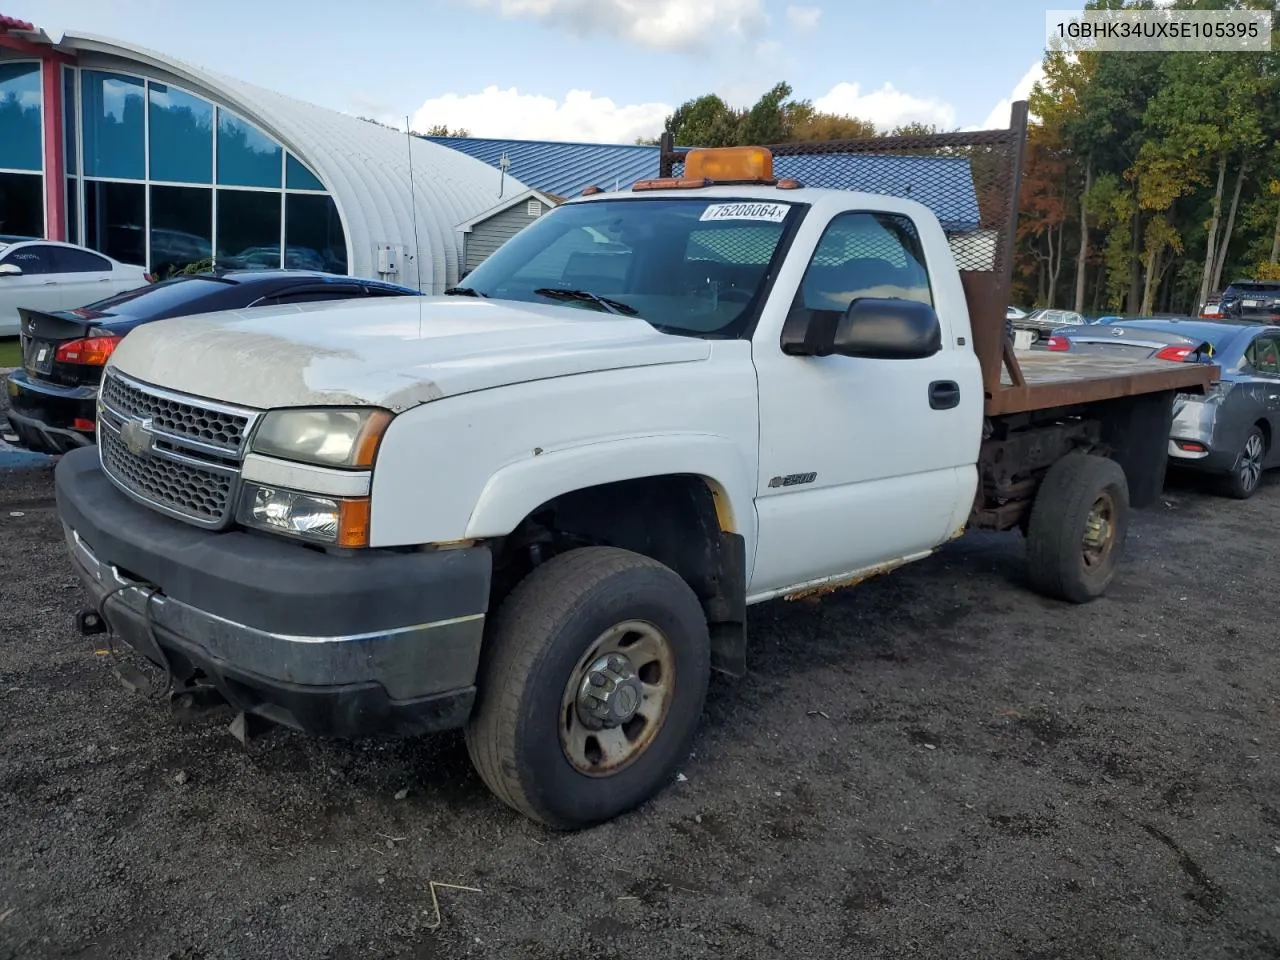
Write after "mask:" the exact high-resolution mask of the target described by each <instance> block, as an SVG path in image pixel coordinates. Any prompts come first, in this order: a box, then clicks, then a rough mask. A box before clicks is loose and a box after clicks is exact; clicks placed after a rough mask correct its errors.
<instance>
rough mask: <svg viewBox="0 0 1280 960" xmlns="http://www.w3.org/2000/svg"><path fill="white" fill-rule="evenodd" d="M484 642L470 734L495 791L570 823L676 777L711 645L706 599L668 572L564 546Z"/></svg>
mask: <svg viewBox="0 0 1280 960" xmlns="http://www.w3.org/2000/svg"><path fill="white" fill-rule="evenodd" d="M485 644H486V645H485V651H484V655H483V658H482V663H481V669H480V683H479V690H478V700H477V706H476V711H475V713H474V715H473V718H472V720H471V722H470V723H469V724H468V726H467V730H466V740H467V749H468V751H469V752H470V754H471V760H472V763H473V764H474V765H475V768H476V771H477V772H478V773H479V774H480V776H481V778H482V779H483V780H484V782H485V784H486V785H487V786H488V787H489V789H490V790H491V791H493V793H494V795H495V796H497V797H498V799H500V800H502V801H503V802H504V803H506V804H507V805H508V806H510V807H512V808H514V809H515V810H517V811H519V812H520V813H523V814H524V815H525V816H527V817H529V818H531V819H533V820H536V821H539V822H541V823H543V824H545V825H547V826H549V827H552V828H555V829H566V830H571V829H577V828H581V827H586V826H590V825H591V824H594V823H599V822H601V821H604V820H608V819H611V818H612V817H615V816H617V815H619V814H621V813H624V812H626V811H627V810H630V809H632V808H634V807H636V806H638V805H639V804H641V803H643V802H644V801H646V800H648V799H649V798H650V797H652V796H653V795H654V794H655V793H657V792H658V791H660V790H661V789H662V788H663V787H665V786H666V785H667V784H668V783H670V782H671V781H672V779H673V778H674V777H675V775H676V768H677V766H678V765H679V764H680V763H681V762H683V761H684V760H685V758H686V757H687V756H688V753H689V750H690V747H691V745H692V742H693V736H694V733H695V731H696V729H697V724H698V720H699V717H700V715H701V713H702V705H703V702H704V700H705V698H706V691H707V683H708V680H709V678H710V672H711V654H710V642H709V639H708V634H707V622H706V617H705V615H704V614H703V611H702V606H701V604H700V603H699V602H698V598H697V596H696V595H695V594H694V592H693V591H692V590H691V589H690V588H689V586H688V584H686V583H685V582H684V580H682V579H681V578H680V577H679V576H678V575H677V574H676V573H675V572H673V571H672V570H671V569H669V568H668V567H666V566H664V565H662V564H660V563H658V562H657V561H655V560H651V559H649V558H648V557H644V556H641V555H639V554H636V553H631V552H630V551H626V550H619V549H615V548H612V547H587V548H583V549H580V550H573V551H570V552H569V553H566V554H563V555H561V556H558V557H554V558H552V559H551V560H548V561H547V562H546V563H544V564H542V565H541V566H539V567H538V568H537V569H536V570H534V571H533V572H532V573H531V574H529V576H527V577H526V578H525V579H524V580H523V581H521V583H520V584H519V585H518V586H517V587H516V588H515V589H514V590H513V591H512V593H511V595H510V596H509V597H508V598H507V600H506V601H505V602H504V603H503V605H502V607H501V609H500V610H499V611H498V614H497V616H496V618H495V620H494V624H493V628H492V630H491V632H490V635H489V637H488V638H487V639H486V642H485Z"/></svg>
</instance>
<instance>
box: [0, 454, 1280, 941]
mask: <svg viewBox="0 0 1280 960" xmlns="http://www.w3.org/2000/svg"><path fill="white" fill-rule="evenodd" d="M50 497H51V488H50V480H49V475H48V473H47V472H32V471H26V472H23V473H8V474H0V530H3V536H2V538H0V543H3V544H4V549H3V550H0V960H19V958H20V960H34V958H44V957H75V958H113V960H114V958H135V957H136V958H145V960H164V958H175V960H198V958H199V960H204V958H210V960H211V958H215V957H216V958H257V957H263V958H272V960H283V958H295V957H297V958H308V960H315V958H332V960H347V958H357V957H359V958H374V960H381V958H388V960H390V958H406V960H408V958H417V960H427V958H444V957H466V956H472V957H520V958H570V957H572V958H578V957H588V956H590V957H602V958H604V957H645V958H653V957H670V958H701V957H751V958H754V957H761V958H763V957H768V958H782V957H786V958H791V957H806V956H815V957H843V956H858V957H862V958H878V957H884V958H902V957H917V956H918V957H946V958H948V960H955V958H961V957H973V958H983V960H992V958H1004V957H1009V958H1015V957H1016V958H1026V960H1030V958H1048V957H1063V958H1086V957H1106V958H1119V957H1125V958H1128V957H1133V958H1139V957H1142V958H1147V957H1156V956H1158V957H1161V958H1162V960H1168V958H1175V957H1177V958H1181V957H1186V958H1195V960H1209V958H1228V957H1230V958H1251V957H1257V958H1262V957H1270V958H1275V957H1280V639H1277V630H1276V623H1277V620H1278V619H1280V617H1278V616H1277V615H1278V614H1280V592H1277V590H1276V589H1275V585H1276V572H1277V569H1278V568H1277V565H1276V560H1277V551H1276V547H1275V546H1274V544H1275V543H1276V542H1277V541H1276V539H1275V535H1274V533H1273V531H1275V529H1276V528H1277V518H1278V517H1280V513H1278V509H1277V508H1278V507H1280V483H1277V482H1275V481H1274V480H1273V481H1272V483H1271V484H1270V485H1269V486H1267V487H1266V488H1264V489H1263V491H1262V492H1261V493H1260V494H1259V495H1258V496H1257V497H1256V498H1255V499H1254V500H1252V501H1250V502H1248V503H1244V504H1240V503H1234V502H1229V501H1225V500H1219V499H1216V498H1213V497H1210V496H1207V495H1205V494H1204V493H1202V492H1200V491H1199V490H1197V489H1196V488H1195V487H1193V486H1187V485H1179V484H1174V485H1172V486H1171V488H1170V490H1169V491H1168V492H1167V493H1166V497H1165V502H1164V503H1163V504H1162V505H1160V506H1158V507H1156V508H1153V509H1152V510H1150V511H1147V512H1145V513H1144V514H1142V515H1141V516H1140V517H1139V519H1138V520H1137V521H1136V523H1135V525H1134V528H1133V530H1132V534H1131V539H1130V545H1129V553H1128V558H1127V561H1126V563H1125V566H1124V568H1123V571H1122V573H1121V575H1120V577H1119V579H1118V582H1117V583H1116V585H1115V588H1114V589H1113V591H1112V592H1111V594H1110V596H1109V597H1107V598H1106V599H1104V600H1102V601H1099V602H1097V603H1095V604H1093V605H1090V606H1088V607H1069V606H1065V605H1061V604H1057V603H1051V602H1048V601H1045V600H1043V599H1040V598H1038V597H1036V596H1034V595H1033V594H1031V593H1029V592H1028V591H1027V590H1026V589H1025V587H1024V585H1023V581H1022V570H1021V566H1020V561H1021V555H1022V545H1021V543H1020V541H1019V540H1018V539H1017V538H1016V537H973V538H966V539H964V540H961V541H959V542H957V543H956V544H954V545H952V546H951V547H950V548H948V549H947V550H945V551H944V552H943V553H942V554H940V555H939V556H937V557H935V558H933V559H931V560H928V561H925V562H923V563H920V564H918V565H916V566H915V567H913V568H910V569H906V570H903V571H901V572H899V573H896V574H894V575H892V576H889V577H885V578H882V579H880V580H878V581H873V582H870V583H867V584H866V585H864V586H862V587H860V588H857V589H855V590H852V591H849V592H847V593H845V594H842V595H838V596H834V597H830V598H827V599H825V600H823V601H822V602H820V603H813V604H809V603H793V604H787V603H782V602H779V603H773V604H769V605H766V606H763V607H759V608H756V609H755V611H754V614H753V616H752V618H751V623H750V628H751V633H752V641H753V648H752V655H751V659H752V668H753V669H752V673H751V675H750V676H749V677H748V678H746V679H744V680H740V681H730V680H727V679H724V678H717V679H716V680H715V681H714V682H713V686H712V691H711V696H710V700H709V703H708V708H707V712H706V717H705V721H704V726H703V729H702V733H701V735H700V737H699V739H698V741H697V745H696V755H695V756H694V757H693V758H692V759H691V760H690V761H689V763H688V764H687V766H686V767H685V769H684V774H683V775H684V777H685V778H687V779H685V780H683V781H681V782H677V783H673V784H672V785H671V787H670V788H669V789H668V790H667V791H666V792H665V793H663V794H662V795H661V796H660V797H659V798H658V799H657V800H656V801H654V802H652V803H651V804H649V805H648V806H646V807H645V808H643V809H642V810H640V811H638V812H636V813H634V814H632V815H629V816H627V817H624V818H622V819H621V820H618V821H616V822H614V823H611V824H608V825H605V826H603V827H600V828H597V829H595V830H593V831H589V832H585V833H580V834H574V835H557V834H550V833H547V832H545V831H543V830H541V829H540V828H538V827H535V826H534V825H532V824H530V823H528V822H526V821H524V820H522V819H520V818H519V817H517V816H516V815H515V814H513V813H510V812H508V811H507V810H506V809H505V808H503V807H500V806H499V805H498V804H497V803H496V802H495V801H493V800H491V799H490V797H489V795H488V794H487V793H486V792H485V790H484V788H483V786H482V785H481V784H480V782H479V780H478V779H477V778H476V776H475V775H474V774H472V773H471V771H470V767H469V765H468V761H467V757H466V752H465V750H464V748H463V745H462V741H461V738H460V737H458V736H441V737H437V738H432V739H423V740H418V741H406V742H375V743H363V744H355V745H352V744H346V743H339V742H314V741H308V740H305V739H303V738H302V737H300V736H296V735H294V734H291V733H287V732H272V733H269V734H268V735H267V736H265V737H264V738H263V739H261V740H260V741H257V742H252V743H251V744H250V747H249V749H248V750H245V749H243V748H242V747H241V746H240V745H239V744H238V743H237V742H236V741H235V740H234V739H233V738H232V737H231V736H230V735H229V734H228V733H227V732H226V731H225V724H226V722H227V720H228V719H229V717H227V716H208V715H206V716H202V717H198V718H188V717H184V716H182V715H181V714H178V713H175V712H173V711H172V710H171V708H170V707H169V705H168V704H167V703H165V702H153V701H148V700H146V699H144V698H142V697H140V696H137V695H135V694H132V693H129V692H128V691H127V690H125V689H124V688H123V687H121V686H120V685H119V684H118V683H117V682H116V680H115V679H114V678H113V677H112V674H111V673H110V671H109V669H108V666H107V663H106V661H105V659H104V658H103V657H101V656H95V654H94V651H93V645H92V644H91V643H89V642H88V641H86V640H84V639H81V638H79V637H78V636H77V635H76V634H75V633H74V631H73V630H72V627H71V616H72V614H73V613H74V611H75V610H76V609H77V607H78V606H79V604H80V603H81V596H80V591H79V589H78V587H77V585H76V583H75V582H74V580H73V577H72V575H71V572H70V569H69V567H68V565H67V562H66V560H65V559H64V556H63V548H62V545H61V543H60V541H59V536H58V526H57V520H56V516H55V513H54V512H53V510H52V508H51V501H50ZM405 791H407V793H406V792H405ZM432 881H435V882H437V883H447V884H456V885H461V886H465V887H471V888H475V890H476V891H478V892H471V891H465V890H455V889H448V888H441V889H439V890H438V893H437V897H438V901H439V908H440V912H439V917H440V919H439V923H438V925H437V914H436V911H435V909H434V907H433V903H432V895H431V892H430V887H429V884H430V882H432Z"/></svg>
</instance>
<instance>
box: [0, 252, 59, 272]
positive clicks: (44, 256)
mask: <svg viewBox="0 0 1280 960" xmlns="http://www.w3.org/2000/svg"><path fill="white" fill-rule="evenodd" d="M0 263H11V264H13V265H14V266H15V267H20V268H21V269H22V274H23V276H27V277H30V276H34V275H36V274H42V273H57V267H56V266H55V265H54V262H53V247H48V246H39V245H37V246H31V247H19V248H18V249H17V250H13V251H10V252H9V253H8V254H7V255H6V256H4V257H2V258H0Z"/></svg>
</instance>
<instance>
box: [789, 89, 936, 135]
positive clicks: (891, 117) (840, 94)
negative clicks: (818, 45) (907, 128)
mask: <svg viewBox="0 0 1280 960" xmlns="http://www.w3.org/2000/svg"><path fill="white" fill-rule="evenodd" d="M813 106H814V108H815V109H817V110H820V111H822V112H823V113H837V114H845V115H847V116H851V117H857V118H858V119H859V120H870V121H872V122H873V123H875V125H876V126H878V127H896V126H898V125H899V124H902V123H911V122H913V121H919V122H921V123H933V124H937V125H938V126H939V127H941V128H942V129H944V130H950V129H951V127H952V126H953V125H954V124H955V119H956V110H955V107H953V106H952V105H951V104H949V103H945V102H943V101H942V100H938V99H936V98H934V97H917V96H913V95H912V94H910V93H906V92H904V91H902V90H899V89H897V88H896V87H894V85H893V84H891V83H885V85H884V86H882V87H881V88H880V89H879V90H872V91H870V92H869V93H863V92H862V88H861V87H860V86H859V85H858V84H856V83H837V84H836V85H835V86H834V87H832V88H831V90H830V91H829V92H828V93H827V94H826V95H825V96H821V97H818V99H816V100H815V101H814V102H813Z"/></svg>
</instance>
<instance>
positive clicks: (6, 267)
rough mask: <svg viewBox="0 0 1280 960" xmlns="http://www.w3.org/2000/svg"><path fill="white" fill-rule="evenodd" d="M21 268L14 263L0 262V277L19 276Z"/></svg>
mask: <svg viewBox="0 0 1280 960" xmlns="http://www.w3.org/2000/svg"><path fill="white" fill-rule="evenodd" d="M20 276H22V268H21V267H20V266H18V265H17V264H16V263H0V277H20Z"/></svg>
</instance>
